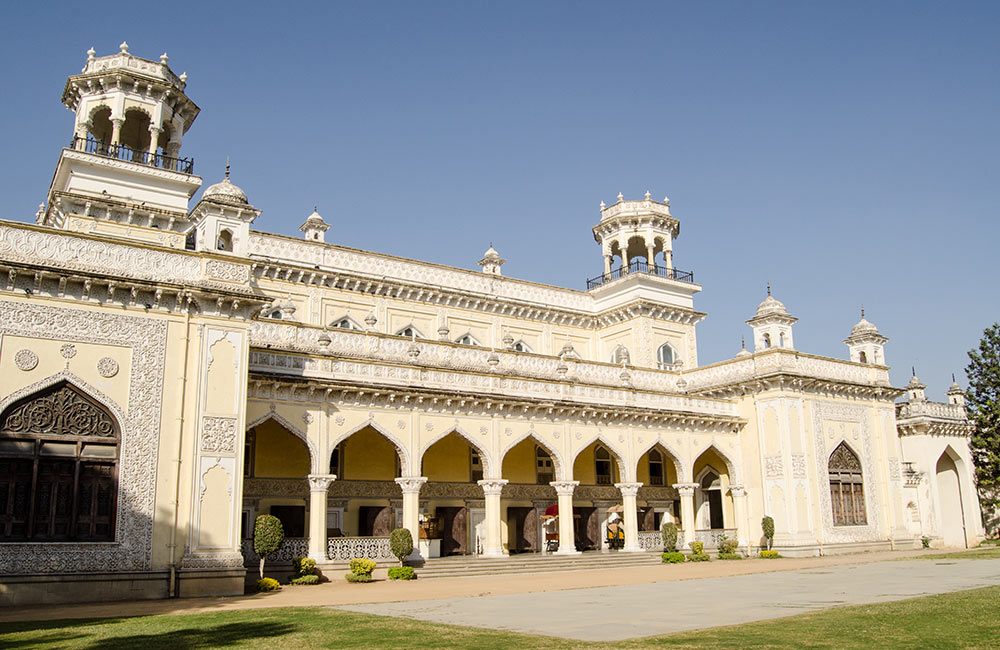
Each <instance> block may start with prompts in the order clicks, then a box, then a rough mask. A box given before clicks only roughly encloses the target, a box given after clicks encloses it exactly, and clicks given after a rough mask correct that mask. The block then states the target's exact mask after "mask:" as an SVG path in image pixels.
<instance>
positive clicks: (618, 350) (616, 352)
mask: <svg viewBox="0 0 1000 650" xmlns="http://www.w3.org/2000/svg"><path fill="white" fill-rule="evenodd" d="M611 363H613V364H615V365H616V366H620V365H622V364H625V365H629V364H630V363H631V356H630V355H629V351H628V348H627V347H625V346H624V345H622V344H621V343H619V344H618V345H616V346H615V347H614V349H613V350H611Z"/></svg>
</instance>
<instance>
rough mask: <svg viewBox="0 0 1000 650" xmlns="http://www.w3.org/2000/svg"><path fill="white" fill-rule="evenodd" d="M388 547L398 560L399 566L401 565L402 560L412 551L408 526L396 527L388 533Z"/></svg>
mask: <svg viewBox="0 0 1000 650" xmlns="http://www.w3.org/2000/svg"><path fill="white" fill-rule="evenodd" d="M389 549H390V550H391V551H392V554H393V555H394V556H396V558H397V559H398V560H399V566H403V561H404V560H405V559H406V556H408V555H409V554H410V553H412V552H413V535H411V534H410V529H408V528H397V529H395V530H393V531H392V532H391V533H389Z"/></svg>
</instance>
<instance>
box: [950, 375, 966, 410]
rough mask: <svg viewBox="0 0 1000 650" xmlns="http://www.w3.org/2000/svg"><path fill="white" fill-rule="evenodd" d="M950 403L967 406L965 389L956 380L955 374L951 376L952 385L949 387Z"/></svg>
mask: <svg viewBox="0 0 1000 650" xmlns="http://www.w3.org/2000/svg"><path fill="white" fill-rule="evenodd" d="M947 395H948V403H949V404H954V405H955V406H961V407H964V406H965V391H964V390H962V387H961V386H959V385H958V382H957V381H955V375H954V374H952V376H951V386H949V387H948V393H947Z"/></svg>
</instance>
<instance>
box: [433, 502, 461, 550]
mask: <svg viewBox="0 0 1000 650" xmlns="http://www.w3.org/2000/svg"><path fill="white" fill-rule="evenodd" d="M437 516H438V519H439V521H440V522H441V555H461V554H464V553H465V552H466V548H467V543H466V540H467V539H468V526H467V519H468V518H467V514H466V510H465V508H457V507H439V508H438V509H437Z"/></svg>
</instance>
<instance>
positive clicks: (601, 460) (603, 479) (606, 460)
mask: <svg viewBox="0 0 1000 650" xmlns="http://www.w3.org/2000/svg"><path fill="white" fill-rule="evenodd" d="M594 472H595V474H596V475H597V484H598V485H611V483H613V480H612V478H613V477H612V473H611V472H612V470H611V452H610V451H608V450H607V449H605V448H604V447H600V446H598V447H596V448H595V449H594Z"/></svg>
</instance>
